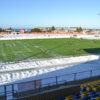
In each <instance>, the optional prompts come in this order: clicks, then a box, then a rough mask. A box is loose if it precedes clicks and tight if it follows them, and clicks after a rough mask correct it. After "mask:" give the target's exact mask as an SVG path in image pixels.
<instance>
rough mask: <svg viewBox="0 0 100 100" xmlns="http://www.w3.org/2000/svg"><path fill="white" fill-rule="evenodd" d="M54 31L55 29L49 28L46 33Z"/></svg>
mask: <svg viewBox="0 0 100 100" xmlns="http://www.w3.org/2000/svg"><path fill="white" fill-rule="evenodd" d="M54 30H55V27H54V26H52V27H51V28H49V29H48V31H47V32H52V31H54Z"/></svg>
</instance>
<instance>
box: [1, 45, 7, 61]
mask: <svg viewBox="0 0 100 100" xmlns="http://www.w3.org/2000/svg"><path fill="white" fill-rule="evenodd" d="M2 45H3V44H2ZM2 48H3V46H2ZM1 52H2V56H3V57H4V59H5V61H7V55H6V53H5V52H4V50H3V49H2V50H1Z"/></svg>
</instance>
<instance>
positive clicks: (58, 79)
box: [0, 69, 100, 98]
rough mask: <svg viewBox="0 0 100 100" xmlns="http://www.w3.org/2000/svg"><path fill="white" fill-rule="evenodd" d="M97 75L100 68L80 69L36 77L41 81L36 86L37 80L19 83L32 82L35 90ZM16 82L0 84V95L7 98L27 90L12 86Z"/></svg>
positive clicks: (99, 73)
mask: <svg viewBox="0 0 100 100" xmlns="http://www.w3.org/2000/svg"><path fill="white" fill-rule="evenodd" d="M98 71H99V72H98ZM86 74H87V75H86ZM84 75H86V76H84ZM99 75H100V69H94V70H87V71H81V72H77V73H71V74H63V75H59V76H54V77H48V78H43V79H38V80H40V81H41V85H40V86H38V87H37V86H36V81H37V80H33V81H28V82H21V83H23V84H24V83H29V82H34V83H35V84H34V85H35V86H34V88H32V89H30V90H36V89H39V88H40V89H41V88H45V87H49V86H55V85H59V84H64V83H66V82H71V81H76V80H81V79H85V78H89V77H94V76H99ZM80 76H82V77H80ZM16 84H17V85H19V84H20V83H15V84H8V85H1V86H0V87H3V88H4V92H0V97H2V96H4V97H5V98H7V96H11V95H12V96H14V94H15V93H20V92H25V91H27V90H25V91H18V90H16V89H15V87H14V86H15V85H16ZM9 86H11V87H10V88H11V90H10V91H9V90H7V87H9ZM28 91H29V90H28ZM8 94H11V95H8Z"/></svg>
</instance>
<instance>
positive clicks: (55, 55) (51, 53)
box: [34, 45, 59, 57]
mask: <svg viewBox="0 0 100 100" xmlns="http://www.w3.org/2000/svg"><path fill="white" fill-rule="evenodd" d="M34 47H35V48H38V49H40V50H42V51H43V50H46V53H47V54H49V55H51V56H52V57H57V56H59V55H57V54H54V53H53V52H52V51H50V50H47V49H46V48H44V47H43V46H42V47H40V46H38V45H36V46H34Z"/></svg>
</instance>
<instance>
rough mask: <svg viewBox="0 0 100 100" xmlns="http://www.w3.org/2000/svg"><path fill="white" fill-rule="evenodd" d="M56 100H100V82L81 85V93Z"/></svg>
mask: <svg viewBox="0 0 100 100" xmlns="http://www.w3.org/2000/svg"><path fill="white" fill-rule="evenodd" d="M56 100H100V80H98V81H93V82H89V83H84V84H81V85H80V93H76V94H75V95H70V96H67V97H61V98H58V99H56Z"/></svg>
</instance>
